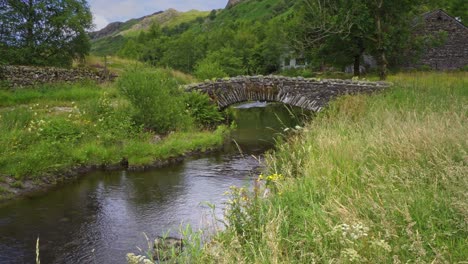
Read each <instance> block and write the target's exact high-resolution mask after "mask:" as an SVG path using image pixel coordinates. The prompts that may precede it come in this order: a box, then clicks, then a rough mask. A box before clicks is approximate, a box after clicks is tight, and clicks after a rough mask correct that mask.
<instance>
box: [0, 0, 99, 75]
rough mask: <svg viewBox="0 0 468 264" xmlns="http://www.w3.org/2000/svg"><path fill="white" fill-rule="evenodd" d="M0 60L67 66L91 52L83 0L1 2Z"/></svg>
mask: <svg viewBox="0 0 468 264" xmlns="http://www.w3.org/2000/svg"><path fill="white" fill-rule="evenodd" d="M0 6H1V8H0V57H1V58H3V59H4V60H5V62H6V63H9V64H27V65H28V64H29V65H56V66H70V65H71V63H72V60H73V59H77V58H83V57H84V55H86V54H87V53H88V52H89V50H90V42H89V37H88V35H87V33H86V31H87V30H89V29H91V27H92V15H91V12H90V10H89V5H88V3H87V2H86V1H85V0H0Z"/></svg>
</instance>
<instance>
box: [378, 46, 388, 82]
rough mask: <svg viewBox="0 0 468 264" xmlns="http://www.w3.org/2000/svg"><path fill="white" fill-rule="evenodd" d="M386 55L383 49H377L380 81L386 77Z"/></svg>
mask: <svg viewBox="0 0 468 264" xmlns="http://www.w3.org/2000/svg"><path fill="white" fill-rule="evenodd" d="M387 65H388V61H387V57H386V56H385V50H383V49H382V50H379V69H380V70H379V78H380V80H381V81H385V80H386V79H387Z"/></svg>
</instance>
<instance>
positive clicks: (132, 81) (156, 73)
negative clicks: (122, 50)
mask: <svg viewBox="0 0 468 264" xmlns="http://www.w3.org/2000/svg"><path fill="white" fill-rule="evenodd" d="M178 86H179V84H178V82H177V80H176V79H174V78H172V77H171V76H169V75H168V74H167V73H166V72H164V71H163V70H159V69H151V68H142V67H135V68H132V69H129V70H127V71H126V72H125V73H124V74H123V75H122V77H121V78H120V79H119V82H118V88H119V91H120V92H121V93H122V94H123V95H124V96H125V97H126V98H128V100H129V101H130V103H131V104H132V106H133V107H134V109H135V113H134V115H133V119H134V121H135V123H136V124H137V125H143V126H144V127H145V128H148V129H151V130H154V131H155V132H157V133H167V132H169V131H171V130H176V129H184V128H187V127H188V126H189V125H190V123H191V119H190V116H189V115H188V114H187V112H185V111H184V110H185V107H184V97H183V92H182V91H181V90H180V89H179V88H178Z"/></svg>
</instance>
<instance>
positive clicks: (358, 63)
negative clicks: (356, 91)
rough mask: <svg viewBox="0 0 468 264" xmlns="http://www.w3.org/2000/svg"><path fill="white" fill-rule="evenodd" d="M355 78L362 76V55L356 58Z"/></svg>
mask: <svg viewBox="0 0 468 264" xmlns="http://www.w3.org/2000/svg"><path fill="white" fill-rule="evenodd" d="M354 76H357V77H359V76H361V55H355V56H354Z"/></svg>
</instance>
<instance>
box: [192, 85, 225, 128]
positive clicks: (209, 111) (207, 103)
mask: <svg viewBox="0 0 468 264" xmlns="http://www.w3.org/2000/svg"><path fill="white" fill-rule="evenodd" d="M185 103H186V106H187V110H188V112H189V113H190V115H191V116H192V117H193V119H194V120H195V121H196V122H197V124H199V125H201V126H203V127H214V125H215V124H216V123H218V122H220V121H222V120H223V119H224V118H223V116H222V114H221V113H220V112H219V110H218V108H217V107H216V105H215V104H213V102H211V100H210V98H209V97H208V95H206V94H202V93H200V92H191V93H187V94H186V96H185Z"/></svg>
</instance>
